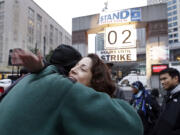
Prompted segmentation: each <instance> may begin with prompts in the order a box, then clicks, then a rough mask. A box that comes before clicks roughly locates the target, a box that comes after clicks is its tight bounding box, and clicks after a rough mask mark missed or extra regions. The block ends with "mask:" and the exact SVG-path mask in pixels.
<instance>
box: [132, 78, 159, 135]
mask: <svg viewBox="0 0 180 135" xmlns="http://www.w3.org/2000/svg"><path fill="white" fill-rule="evenodd" d="M131 87H132V92H133V95H132V99H131V101H130V104H131V105H132V106H133V107H134V108H135V110H136V111H137V112H138V114H139V116H140V117H141V119H142V122H143V126H144V135H148V134H149V133H150V132H151V131H152V129H153V126H154V124H155V122H156V120H157V118H158V116H159V111H160V107H159V105H158V103H157V101H156V100H153V98H152V97H151V94H150V93H149V92H148V91H147V90H146V89H145V88H144V86H143V84H142V83H141V82H140V81H136V82H133V83H132V85H131Z"/></svg>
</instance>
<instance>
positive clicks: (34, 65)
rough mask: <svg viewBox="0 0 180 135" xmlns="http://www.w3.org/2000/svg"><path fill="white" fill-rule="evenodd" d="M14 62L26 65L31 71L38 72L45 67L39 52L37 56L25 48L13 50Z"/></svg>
mask: <svg viewBox="0 0 180 135" xmlns="http://www.w3.org/2000/svg"><path fill="white" fill-rule="evenodd" d="M12 64H13V65H19V66H24V67H25V68H27V70H28V71H29V72H37V71H39V70H41V69H43V67H44V63H43V59H42V56H41V55H40V53H39V52H38V54H37V56H36V55H35V54H33V53H32V52H28V51H25V50H23V49H14V50H13V52H12Z"/></svg>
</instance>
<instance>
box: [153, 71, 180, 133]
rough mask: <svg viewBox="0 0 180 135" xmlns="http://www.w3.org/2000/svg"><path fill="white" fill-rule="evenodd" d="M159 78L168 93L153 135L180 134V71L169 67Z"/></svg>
mask: <svg viewBox="0 0 180 135" xmlns="http://www.w3.org/2000/svg"><path fill="white" fill-rule="evenodd" d="M159 78H160V82H161V84H162V87H163V89H164V90H165V91H167V95H166V97H165V99H164V102H163V105H162V111H161V114H160V117H159V119H158V121H157V123H156V125H155V127H154V130H153V133H152V135H180V73H179V71H178V70H176V69H174V68H167V69H164V70H162V71H161V72H160V73H159Z"/></svg>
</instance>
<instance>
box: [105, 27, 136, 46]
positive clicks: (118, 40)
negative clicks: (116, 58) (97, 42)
mask: <svg viewBox="0 0 180 135" xmlns="http://www.w3.org/2000/svg"><path fill="white" fill-rule="evenodd" d="M136 40H137V33H136V29H135V28H134V26H133V25H126V26H118V27H108V28H106V29H105V49H117V48H118V49H120V48H135V47H136Z"/></svg>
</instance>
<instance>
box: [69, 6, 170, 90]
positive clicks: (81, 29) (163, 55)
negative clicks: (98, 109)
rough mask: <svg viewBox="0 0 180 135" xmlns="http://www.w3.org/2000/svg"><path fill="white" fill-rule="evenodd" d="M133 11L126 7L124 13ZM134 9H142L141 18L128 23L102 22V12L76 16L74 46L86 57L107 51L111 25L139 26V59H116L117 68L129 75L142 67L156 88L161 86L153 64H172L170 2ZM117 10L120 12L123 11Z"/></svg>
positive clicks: (73, 22) (141, 69)
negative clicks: (169, 33)
mask: <svg viewBox="0 0 180 135" xmlns="http://www.w3.org/2000/svg"><path fill="white" fill-rule="evenodd" d="M130 10H131V9H125V10H124V11H122V12H123V13H124V12H128V11H130ZM132 10H139V11H141V19H140V21H135V22H125V23H123V22H117V23H114V24H112V23H109V24H103V25H100V24H99V17H100V14H94V15H89V16H83V17H77V18H73V19H72V46H74V47H76V48H77V49H78V50H79V51H80V52H81V53H82V54H83V56H86V55H87V54H88V53H97V52H98V51H100V50H105V48H104V46H105V36H104V35H105V33H106V30H107V28H114V27H124V26H127V27H131V26H133V27H134V28H135V29H136V36H137V38H136V42H135V44H136V51H137V55H136V56H137V60H136V61H118V60H117V61H113V63H114V67H115V69H114V70H116V71H117V72H116V73H122V75H123V76H125V75H127V74H128V73H130V72H131V71H134V70H136V71H138V70H139V71H140V72H141V73H143V74H146V76H147V78H148V81H149V82H148V84H153V86H154V87H157V88H158V87H159V84H157V82H158V77H157V76H156V77H154V76H152V70H151V68H152V67H151V66H152V65H153V64H162V63H168V49H167V48H168V23H167V6H166V4H164V3H161V4H154V5H150V6H144V7H139V8H135V9H132ZM117 12H118V13H120V12H121V11H117ZM109 14H110V13H109ZM107 18H108V17H107ZM117 32H118V31H117ZM117 38H118V37H117ZM106 39H107V38H106ZM115 40H116V39H115ZM113 41H114V40H113ZM90 48H93V49H92V50H95V51H92V50H91V49H90ZM118 55H119V54H117V55H116V58H117V57H118ZM107 56H108V54H107ZM111 56H112V55H110V57H111ZM108 57H109V56H108ZM101 58H102V57H101ZM111 58H112V57H111ZM113 58H114V56H113ZM106 62H108V61H106ZM110 62H112V61H110ZM116 75H118V74H116ZM151 78H152V79H151Z"/></svg>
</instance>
